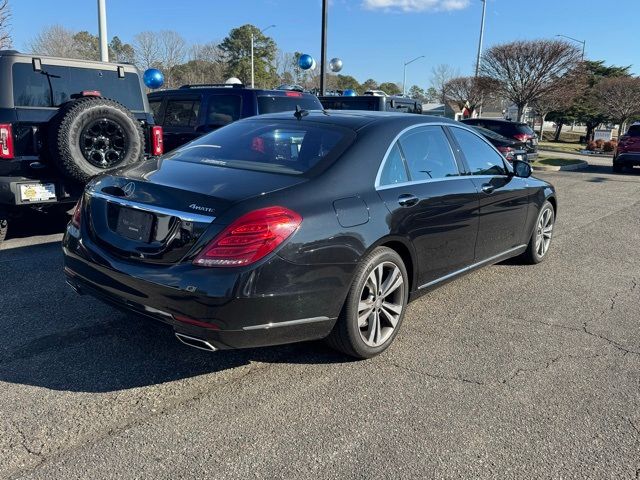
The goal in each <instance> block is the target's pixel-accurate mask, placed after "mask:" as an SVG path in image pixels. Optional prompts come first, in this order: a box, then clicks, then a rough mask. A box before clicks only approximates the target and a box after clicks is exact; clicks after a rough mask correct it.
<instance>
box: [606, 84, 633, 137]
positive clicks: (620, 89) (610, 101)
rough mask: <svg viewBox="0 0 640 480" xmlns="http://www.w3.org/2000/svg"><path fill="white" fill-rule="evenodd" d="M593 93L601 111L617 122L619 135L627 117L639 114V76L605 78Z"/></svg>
mask: <svg viewBox="0 0 640 480" xmlns="http://www.w3.org/2000/svg"><path fill="white" fill-rule="evenodd" d="M595 94H596V98H597V101H598V103H599V109H600V110H601V111H602V113H603V114H604V115H606V116H608V117H610V118H611V119H612V120H614V121H615V122H617V123H618V124H619V127H618V137H620V135H622V132H623V131H624V127H625V124H626V123H627V122H628V121H629V119H630V118H631V117H633V116H634V115H636V114H640V78H638V77H630V78H605V79H604V80H602V81H601V82H600V83H598V84H597V85H596V87H595Z"/></svg>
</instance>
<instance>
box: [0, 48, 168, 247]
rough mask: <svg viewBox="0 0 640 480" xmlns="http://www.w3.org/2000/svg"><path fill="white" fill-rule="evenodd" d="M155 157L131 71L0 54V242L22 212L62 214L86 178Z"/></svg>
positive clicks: (149, 118)
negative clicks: (12, 220) (146, 157)
mask: <svg viewBox="0 0 640 480" xmlns="http://www.w3.org/2000/svg"><path fill="white" fill-rule="evenodd" d="M160 154H162V130H161V128H159V127H155V126H154V123H153V115H152V113H151V110H150V109H149V104H148V102H147V97H146V95H145V93H144V86H143V84H142V82H141V78H140V75H139V72H138V70H137V69H136V68H135V67H134V66H132V65H124V64H122V65H119V64H114V63H102V62H87V61H83V60H70V59H62V58H50V57H43V56H33V55H23V54H20V53H18V52H16V51H13V50H4V51H3V50H0V242H2V240H4V238H5V236H6V233H7V229H8V227H9V223H10V220H11V219H12V218H14V217H16V216H18V215H21V214H22V213H23V212H24V211H25V210H26V209H33V208H35V209H38V210H43V211H46V210H49V211H50V210H58V211H59V210H60V209H64V210H69V208H70V207H71V206H72V204H73V203H74V202H75V201H76V200H77V199H78V197H79V195H80V193H81V192H82V190H83V188H84V184H85V183H86V182H87V181H88V180H89V179H90V178H91V177H93V176H94V175H97V174H100V173H104V172H105V171H108V170H110V169H113V168H116V167H121V166H124V165H128V164H130V163H133V162H136V161H139V160H141V159H142V158H144V157H145V156H151V155H160Z"/></svg>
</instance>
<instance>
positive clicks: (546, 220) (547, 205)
mask: <svg viewBox="0 0 640 480" xmlns="http://www.w3.org/2000/svg"><path fill="white" fill-rule="evenodd" d="M555 220H556V216H555V211H554V210H553V205H551V202H548V201H546V202H544V204H543V205H542V208H541V209H540V213H538V219H537V220H536V226H535V229H534V230H533V234H532V235H531V239H530V240H529V245H528V246H527V249H526V250H525V252H524V253H523V254H522V257H523V259H524V260H525V261H526V262H527V263H532V264H535V263H540V262H542V261H543V260H544V259H545V257H546V255H547V253H548V251H549V247H550V246H551V238H552V237H553V227H554V225H555Z"/></svg>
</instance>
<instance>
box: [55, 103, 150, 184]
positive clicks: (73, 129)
mask: <svg viewBox="0 0 640 480" xmlns="http://www.w3.org/2000/svg"><path fill="white" fill-rule="evenodd" d="M48 133H49V134H48V138H49V150H50V155H51V159H52V161H53V162H54V163H55V164H56V166H57V167H58V169H59V170H60V171H61V172H62V173H63V174H64V175H65V176H66V177H68V178H69V179H71V180H74V181H77V182H81V183H86V182H87V181H89V179H90V178H91V177H94V176H95V175H98V174H100V173H104V172H106V171H108V170H111V169H113V168H118V167H122V166H125V165H128V164H131V163H134V162H137V161H138V160H141V159H142V158H143V155H144V145H145V141H144V134H143V132H142V127H141V126H140V124H139V123H138V121H137V120H136V119H135V118H134V116H133V115H132V114H131V112H130V111H129V110H127V109H126V108H125V107H124V106H122V105H121V104H119V103H118V102H116V101H114V100H110V99H108V98H102V97H83V98H79V99H77V100H74V101H72V102H69V103H68V104H66V105H65V106H64V107H63V108H62V109H61V110H60V112H59V113H58V115H56V116H55V117H54V119H53V120H52V123H51V129H50V130H49V132H48Z"/></svg>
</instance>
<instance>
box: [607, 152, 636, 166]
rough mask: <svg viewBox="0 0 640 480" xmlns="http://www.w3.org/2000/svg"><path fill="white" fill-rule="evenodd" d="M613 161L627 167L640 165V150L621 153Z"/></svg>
mask: <svg viewBox="0 0 640 480" xmlns="http://www.w3.org/2000/svg"><path fill="white" fill-rule="evenodd" d="M613 163H614V164H616V165H625V166H627V167H633V166H640V152H625V153H619V154H617V155H616V156H615V157H614V158H613Z"/></svg>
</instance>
